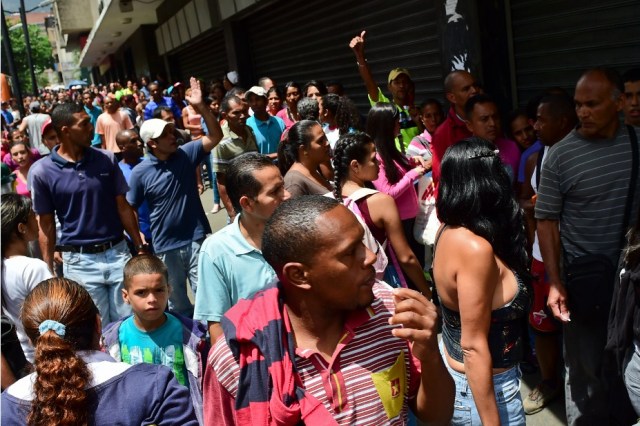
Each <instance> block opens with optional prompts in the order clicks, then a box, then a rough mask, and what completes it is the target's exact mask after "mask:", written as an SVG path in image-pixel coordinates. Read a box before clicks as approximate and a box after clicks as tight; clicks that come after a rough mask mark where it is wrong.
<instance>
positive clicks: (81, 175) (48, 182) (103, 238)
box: [32, 103, 145, 324]
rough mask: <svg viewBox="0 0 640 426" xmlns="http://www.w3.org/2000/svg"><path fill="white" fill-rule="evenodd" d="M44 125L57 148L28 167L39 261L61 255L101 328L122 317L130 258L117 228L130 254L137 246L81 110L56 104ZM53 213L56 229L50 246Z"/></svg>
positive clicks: (111, 166)
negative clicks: (127, 239) (126, 236)
mask: <svg viewBox="0 0 640 426" xmlns="http://www.w3.org/2000/svg"><path fill="white" fill-rule="evenodd" d="M51 121H52V123H53V126H54V128H55V129H56V132H57V134H58V139H59V141H60V145H58V146H56V147H54V148H53V150H52V151H51V155H50V156H48V157H46V158H43V159H42V160H41V161H40V162H39V163H40V167H37V168H34V169H32V174H33V175H32V179H33V180H32V190H33V193H34V197H33V200H34V205H33V207H34V210H35V212H36V214H37V215H38V226H39V228H40V249H41V250H42V257H43V259H44V261H45V262H46V263H47V265H48V266H49V268H50V269H51V270H52V271H53V270H54V269H53V252H54V250H57V251H61V252H62V259H63V267H64V269H63V272H64V276H65V277H67V278H69V279H72V280H75V281H77V282H79V283H80V284H81V285H83V286H84V287H85V288H86V289H87V291H88V292H89V294H90V295H91V297H92V298H93V300H94V302H95V304H96V306H97V307H98V310H99V311H100V315H101V316H102V322H103V323H104V324H108V323H109V322H111V321H115V320H117V319H119V318H121V317H123V316H125V315H128V314H129V313H130V308H129V307H128V306H127V305H125V304H124V302H123V300H122V296H121V289H122V278H123V277H122V270H123V268H124V265H125V263H126V262H127V261H128V260H129V258H130V257H131V254H130V253H129V250H128V248H127V244H126V243H125V241H124V239H123V228H124V229H126V231H127V232H128V233H129V235H131V236H132V239H133V242H134V244H135V245H136V248H137V250H138V251H145V246H144V245H143V243H142V239H141V237H140V231H139V229H138V222H137V220H136V217H135V214H134V212H133V210H132V209H131V207H130V206H129V204H128V203H127V200H126V198H125V194H126V192H127V189H128V187H127V183H126V181H125V180H124V176H123V175H122V171H121V170H120V167H118V162H117V160H116V158H115V156H114V155H113V153H111V152H108V151H103V150H101V149H96V148H92V147H91V140H92V138H93V126H92V125H91V119H90V118H89V115H87V113H86V112H85V111H84V109H83V107H82V106H81V105H78V104H73V103H64V104H60V105H58V106H57V107H56V108H55V109H54V111H53V113H52V117H51ZM54 214H56V215H57V217H58V220H59V221H60V225H61V237H60V241H58V242H57V244H58V245H56V227H55V221H54V216H53V215H54Z"/></svg>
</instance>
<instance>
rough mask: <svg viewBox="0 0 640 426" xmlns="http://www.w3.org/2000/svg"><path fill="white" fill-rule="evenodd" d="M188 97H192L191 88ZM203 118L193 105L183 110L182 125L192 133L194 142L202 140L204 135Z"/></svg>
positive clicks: (187, 93)
mask: <svg viewBox="0 0 640 426" xmlns="http://www.w3.org/2000/svg"><path fill="white" fill-rule="evenodd" d="M186 95H187V96H191V88H189V89H187V92H186ZM201 118H202V115H200V114H198V113H197V112H196V110H195V109H193V107H192V106H191V105H187V106H186V107H184V108H183V109H182V124H183V125H184V128H185V129H186V130H189V132H190V133H191V140H193V141H195V140H198V139H200V138H201V137H202V136H203V135H204V132H203V131H202V124H201V123H200V119H201Z"/></svg>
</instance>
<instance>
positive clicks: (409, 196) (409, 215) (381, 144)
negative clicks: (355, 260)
mask: <svg viewBox="0 0 640 426" xmlns="http://www.w3.org/2000/svg"><path fill="white" fill-rule="evenodd" d="M367 133H368V134H369V135H370V136H371V138H372V139H373V141H374V142H375V145H376V151H377V154H376V156H377V158H378V162H379V163H380V173H379V174H378V179H376V180H375V181H373V185H374V186H375V188H376V189H377V190H378V191H380V192H384V193H385V194H388V195H390V196H391V197H393V199H394V200H395V202H396V206H397V207H398V212H399V213H400V219H401V220H402V228H403V229H404V235H405V237H406V238H407V241H408V242H409V245H410V246H411V250H412V251H413V252H414V253H415V255H416V256H417V257H418V261H419V262H420V264H421V265H422V266H423V267H424V246H423V245H422V244H420V243H418V242H417V241H416V240H415V238H414V237H413V226H414V224H415V221H416V215H417V214H418V195H417V194H416V190H415V186H414V183H415V182H416V180H417V179H418V178H420V177H421V176H422V175H424V174H425V173H426V172H427V169H426V168H425V167H424V166H423V164H422V163H416V162H414V161H413V159H408V158H407V157H406V156H405V155H404V154H403V153H402V152H400V151H398V149H397V148H396V145H395V137H396V136H397V135H398V134H400V114H399V112H398V109H397V108H396V107H395V105H392V104H388V103H381V102H378V103H376V104H375V105H374V106H373V107H372V108H371V110H369V115H368V116H367ZM420 160H421V159H420ZM416 161H417V158H416Z"/></svg>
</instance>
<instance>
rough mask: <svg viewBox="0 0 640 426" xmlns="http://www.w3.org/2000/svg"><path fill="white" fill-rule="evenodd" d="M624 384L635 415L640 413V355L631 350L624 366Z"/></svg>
mask: <svg viewBox="0 0 640 426" xmlns="http://www.w3.org/2000/svg"><path fill="white" fill-rule="evenodd" d="M624 384H625V386H626V387H627V393H628V394H629V400H630V401H631V405H632V406H633V409H634V410H635V411H636V413H640V354H638V352H637V351H636V350H633V349H632V350H631V353H630V354H629V356H627V361H626V365H625V366H624Z"/></svg>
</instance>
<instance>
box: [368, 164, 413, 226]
mask: <svg viewBox="0 0 640 426" xmlns="http://www.w3.org/2000/svg"><path fill="white" fill-rule="evenodd" d="M376 158H377V159H378V163H379V164H380V171H379V172H378V179H376V180H374V181H373V186H375V188H376V189H377V190H378V191H380V192H384V193H385V194H388V195H390V196H392V197H393V199H394V201H395V202H396V206H397V207H398V213H400V220H405V219H413V218H414V217H416V215H417V214H418V194H417V193H416V190H415V187H414V185H413V183H414V181H415V180H416V179H418V178H419V177H420V175H419V174H418V172H417V171H416V170H415V169H411V170H409V171H408V172H407V171H405V170H404V169H403V168H402V167H400V165H398V164H397V163H396V167H397V168H398V172H400V176H401V178H400V180H399V181H398V182H396V183H395V184H391V183H389V181H388V180H387V174H386V172H385V170H384V163H383V162H382V158H380V155H379V154H376Z"/></svg>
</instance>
